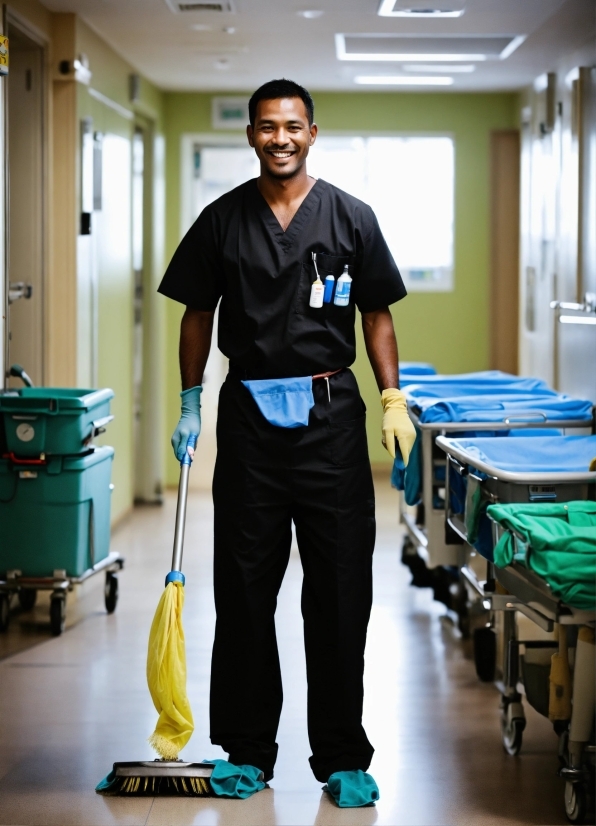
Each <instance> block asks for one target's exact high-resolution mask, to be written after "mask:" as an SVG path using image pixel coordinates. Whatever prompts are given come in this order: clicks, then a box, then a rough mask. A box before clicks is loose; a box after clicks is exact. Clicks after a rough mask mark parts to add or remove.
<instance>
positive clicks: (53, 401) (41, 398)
mask: <svg viewBox="0 0 596 826" xmlns="http://www.w3.org/2000/svg"><path fill="white" fill-rule="evenodd" d="M113 398H114V391H113V390H111V389H110V388H109V387H104V388H103V389H101V390H85V389H81V388H78V387H22V388H20V389H19V390H18V391H17V392H16V393H12V392H11V391H8V392H7V393H2V394H0V411H7V412H8V411H10V412H11V413H16V412H18V411H21V410H22V411H23V412H25V411H32V410H36V411H37V412H44V411H56V410H64V411H66V410H68V411H70V412H77V411H82V410H90V409H91V408H93V407H97V406H98V405H99V404H103V403H104V402H107V401H109V400H110V399H113Z"/></svg>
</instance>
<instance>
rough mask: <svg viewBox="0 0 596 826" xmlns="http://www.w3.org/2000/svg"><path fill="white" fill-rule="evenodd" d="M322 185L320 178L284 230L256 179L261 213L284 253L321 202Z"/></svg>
mask: <svg viewBox="0 0 596 826" xmlns="http://www.w3.org/2000/svg"><path fill="white" fill-rule="evenodd" d="M321 183H322V182H321V179H320V178H318V179H317V180H316V181H315V182H314V184H313V185H312V186H311V188H310V189H309V191H308V192H307V194H306V196H305V197H304V200H303V201H302V203H301V204H300V206H299V207H298V209H297V210H296V212H295V213H294V215H293V217H292V220H291V221H290V223H289V224H288V226H287V228H286V229H285V230H284V229H283V227H282V225H281V224H280V223H279V221H278V220H277V217H276V215H275V213H274V212H273V210H272V209H271V207H270V206H269V204H268V203H267V199H266V198H265V196H264V195H263V193H262V192H261V190H260V189H259V186H258V184H257V179H256V178H255V179H254V188H255V191H256V194H257V200H260V203H261V212H262V214H263V219H264V221H265V224H266V225H267V227H268V229H269V231H270V232H271V235H272V236H273V237H274V238H275V240H276V241H277V242H278V243H279V245H280V246H281V247H282V249H283V250H284V251H287V250H289V248H290V247H291V246H292V244H293V243H294V240H295V239H296V238H297V236H298V235H299V233H300V232H301V231H302V229H303V227H304V225H305V223H306V221H307V220H308V217H309V215H310V213H311V212H312V210H313V207H314V205H315V204H316V203H317V201H318V200H319V197H320V189H321V187H320V184H321Z"/></svg>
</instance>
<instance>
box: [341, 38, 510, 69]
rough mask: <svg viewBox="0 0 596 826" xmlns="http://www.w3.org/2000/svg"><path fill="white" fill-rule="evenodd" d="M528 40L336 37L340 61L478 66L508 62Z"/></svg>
mask: <svg viewBox="0 0 596 826" xmlns="http://www.w3.org/2000/svg"><path fill="white" fill-rule="evenodd" d="M524 40H525V36H524V35H518V36H515V37H513V36H512V35H420V34H385V33H383V34H379V33H375V34H360V33H354V34H351V33H350V34H344V33H341V32H339V33H337V34H336V35H335V52H336V57H337V59H338V60H350V61H362V62H383V63H388V62H397V63H403V62H406V63H407V62H420V63H425V62H426V63H429V62H433V63H452V62H454V63H457V62H461V63H463V62H467V63H471V62H473V63H478V62H480V61H484V60H504V59H505V58H507V57H509V55H510V54H512V52H513V51H515V49H516V48H517V47H518V46H519V45H520V44H521V43H523V41H524Z"/></svg>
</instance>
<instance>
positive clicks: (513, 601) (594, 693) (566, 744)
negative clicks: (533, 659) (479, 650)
mask: <svg viewBox="0 0 596 826" xmlns="http://www.w3.org/2000/svg"><path fill="white" fill-rule="evenodd" d="M493 530H494V534H495V541H498V538H499V536H500V534H501V532H502V530H503V529H502V528H501V527H500V526H499V525H497V524H496V523H494V522H493ZM489 565H490V563H489ZM490 567H491V568H492V572H493V574H494V582H493V585H492V588H493V590H492V592H490V591H489V590H485V589H482V591H483V593H482V598H483V600H484V601H485V603H488V606H489V608H490V611H491V614H492V615H493V617H494V615H495V613H497V612H502V641H503V645H502V661H501V663H500V669H499V670H500V674H501V679H497V680H496V681H495V685H496V686H497V689H498V690H499V692H500V693H501V705H500V709H501V732H502V740H503V746H504V748H505V750H506V751H507V753H508V754H511V755H516V754H518V753H519V751H520V749H521V746H522V736H523V731H524V729H525V726H526V718H525V713H524V707H523V703H522V694H521V692H520V687H521V686H520V682H521V683H522V685H523V680H520V648H521V647H522V646H523V647H524V648H525V651H528V650H531V649H536V648H546V649H551V650H552V652H553V653H555V652H556V651H557V646H558V643H557V642H556V641H555V640H554V639H553V640H523V639H520V638H519V634H518V629H517V619H516V612H520V613H522V614H524V615H525V616H526V617H528V618H529V619H530V620H532V622H534V623H535V624H536V625H537V626H538V627H539V628H541V629H542V630H543V631H546V632H552V631H554V630H555V625H558V626H559V628H558V630H559V634H564V635H565V640H567V629H568V628H569V627H570V626H575V627H576V628H579V627H581V626H588V627H590V628H592V629H594V627H595V625H596V611H586V610H580V609H577V608H573V607H571V606H568V605H565V604H564V603H563V602H561V600H560V599H558V598H557V597H556V596H555V595H554V594H553V592H552V590H551V588H550V586H549V585H548V583H546V582H545V580H543V579H542V578H541V577H540V576H538V575H537V574H536V573H534V572H533V571H532V570H530V569H528V568H526V567H525V566H523V565H521V564H520V563H518V562H515V561H514V562H513V563H512V564H511V565H508V566H507V567H506V568H497V567H495V566H492V565H491V566H490ZM486 585H488V586H489V588H490V586H491V583H490V580H489V581H488V582H487V583H486V584H485V588H486ZM498 586H500V589H499V587H498ZM497 590H503V591H505V593H497ZM487 630H489V629H487ZM495 648H496V647H495ZM493 650H495V649H493ZM559 650H560V649H559ZM564 650H565V652H566V650H567V642H565V649H564ZM575 651H576V653H575V658H574V663H573V704H572V711H571V718H570V720H568V721H566V720H565V721H555V722H554V723H553V727H554V730H555V732H556V734H557V735H558V736H559V749H558V756H559V761H560V768H559V772H558V773H559V776H560V777H562V778H563V779H564V780H565V793H564V802H565V812H566V815H567V818H568V820H569V821H570V822H572V823H582V822H583V821H584V818H585V816H586V814H587V813H588V812H589V811H590V809H591V808H592V807H593V805H594V769H595V758H596V745H595V742H594V706H595V701H596V684H595V676H596V675H595V662H594V646H593V645H586V644H583V645H580V644H579V641H578V642H577V645H576V648H575ZM495 653H496V652H495Z"/></svg>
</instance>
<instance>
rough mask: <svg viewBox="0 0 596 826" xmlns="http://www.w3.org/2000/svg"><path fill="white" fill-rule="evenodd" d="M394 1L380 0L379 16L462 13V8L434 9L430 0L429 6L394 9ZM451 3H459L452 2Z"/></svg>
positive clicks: (441, 15) (451, 14)
mask: <svg viewBox="0 0 596 826" xmlns="http://www.w3.org/2000/svg"><path fill="white" fill-rule="evenodd" d="M396 2H397V0H381V5H380V6H379V11H378V12H377V14H378V15H379V17H461V16H462V14H463V13H464V10H463V9H435V8H433V2H432V0H430V2H429V3H428V6H429V8H425V9H416V8H408V7H405V6H404V7H403V8H400V9H395V4H396ZM453 5H459V4H458V3H453Z"/></svg>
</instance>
